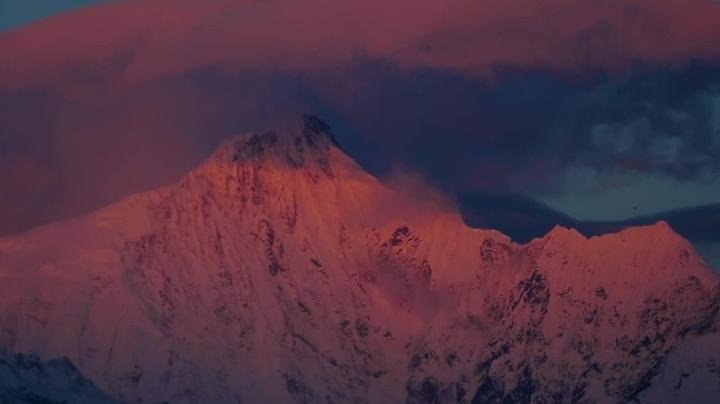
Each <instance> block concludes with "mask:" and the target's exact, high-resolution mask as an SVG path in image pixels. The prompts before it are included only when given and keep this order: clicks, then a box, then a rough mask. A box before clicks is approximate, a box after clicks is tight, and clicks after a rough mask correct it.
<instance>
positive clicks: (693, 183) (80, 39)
mask: <svg viewBox="0 0 720 404" xmlns="http://www.w3.org/2000/svg"><path fill="white" fill-rule="evenodd" d="M90 3H93V2H92V1H79V0H77V1H70V0H52V1H51V0H0V5H1V6H0V55H2V56H0V57H1V58H5V60H4V61H3V63H0V173H1V174H0V190H1V191H2V192H0V194H1V195H2V196H0V212H1V213H0V234H10V233H14V232H19V231H23V230H27V229H28V228H31V227H33V226H36V225H38V224H41V223H45V222H48V221H52V220H57V219H60V218H64V217H69V216H73V215H77V214H81V213H83V212H87V211H89V210H91V209H94V208H97V207H99V206H102V205H103V204H106V203H109V202H112V201H114V200H116V199H118V198H120V197H122V196H124V195H127V194H130V193H134V192H138V191H142V190H146V189H151V188H155V187H158V186H161V185H165V184H168V183H172V182H174V181H176V180H177V179H178V178H180V176H182V174H183V173H185V172H187V171H188V170H189V169H191V168H192V167H193V166H195V165H196V164H198V162H200V161H201V160H202V159H203V158H204V157H206V156H207V155H208V154H209V153H210V152H211V151H212V150H213V148H214V147H216V146H217V144H219V142H220V141H222V139H224V138H226V137H228V136H230V135H232V134H235V133H238V132H244V131H248V130H264V129H267V128H268V127H273V125H277V122H280V121H283V120H285V119H288V117H290V116H295V115H297V114H299V113H302V112H311V113H315V114H317V115H319V116H321V117H322V118H323V119H325V120H326V121H328V122H329V123H330V125H331V126H332V127H333V128H334V130H335V132H336V137H337V138H338V140H339V142H340V143H341V144H342V145H343V147H344V149H345V150H347V151H348V152H349V154H351V155H352V156H353V157H354V158H356V159H357V160H358V162H359V163H360V164H361V165H362V166H364V167H365V168H366V169H368V170H369V171H371V172H372V173H374V174H376V175H378V176H379V177H381V178H382V177H384V176H387V175H389V173H391V172H395V171H397V170H406V171H409V172H413V173H417V174H419V175H421V176H422V177H423V178H425V179H426V180H427V181H429V182H431V183H432V184H433V185H434V186H437V187H439V188H441V189H443V190H445V191H446V192H448V193H449V194H452V195H458V196H460V195H468V194H470V195H472V194H489V195H493V196H497V197H505V196H507V197H512V198H516V197H518V196H520V197H522V198H526V199H529V200H532V201H536V202H540V203H542V204H543V205H544V206H545V207H548V208H551V209H553V210H555V211H557V212H558V213H561V214H564V215H568V216H570V217H572V218H573V219H576V220H585V221H617V220H626V219H633V218H636V217H643V216H653V217H655V216H654V215H658V214H659V215H661V216H662V215H663V214H664V212H669V211H674V210H677V209H685V208H690V207H696V206H707V205H711V206H715V205H717V204H720V186H719V185H720V183H719V180H718V179H719V178H720V176H719V175H718V174H719V173H720V68H719V66H720V47H718V46H717V44H718V43H720V24H717V21H720V5H718V4H717V3H716V2H713V1H710V0H689V1H684V2H678V1H675V0H637V1H633V2H628V1H625V0H622V1H621V0H607V1H603V2H598V1H595V0H572V1H571V0H557V1H553V2H537V1H534V0H518V1H513V2H508V1H499V0H485V1H459V0H451V1H447V2H427V3H425V4H424V5H423V7H418V6H417V3H416V2H411V1H404V0H401V1H396V2H391V3H388V2H382V1H355V0H350V1H345V2H332V1H322V0H309V1H306V2H292V1H283V0H276V1H264V2H255V1H245V0H232V1H231V0H211V1H203V2H200V1H194V0H130V1H122V0H120V1H108V2H103V4H98V5H94V6H89V7H87V5H88V4H90ZM83 6H85V7H83ZM549 22H552V23H549ZM527 206H530V205H527ZM533 206H534V205H533ZM487 214H492V212H488V213H487ZM713 220H719V221H718V222H717V223H718V226H719V227H720V219H717V218H716V219H713ZM717 238H718V239H719V240H718V241H720V231H718V237H717ZM708 250H709V251H715V250H713V249H712V248H709V249H708Z"/></svg>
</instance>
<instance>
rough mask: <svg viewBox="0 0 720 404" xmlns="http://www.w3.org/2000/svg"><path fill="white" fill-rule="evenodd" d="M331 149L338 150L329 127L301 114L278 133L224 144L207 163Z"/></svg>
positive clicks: (242, 137) (244, 136)
mask: <svg viewBox="0 0 720 404" xmlns="http://www.w3.org/2000/svg"><path fill="white" fill-rule="evenodd" d="M331 148H336V149H338V150H341V148H340V146H339V145H338V143H337V141H336V140H335V138H334V137H333V134H332V130H331V129H330V126H329V125H328V124H327V123H325V121H323V120H322V119H320V118H318V117H317V116H315V115H310V114H303V115H301V116H300V117H299V119H296V120H293V122H292V123H291V124H290V125H285V127H283V128H282V129H280V130H270V131H266V132H262V133H246V134H242V135H239V136H235V137H233V138H231V139H229V140H226V141H225V142H223V144H222V145H220V147H218V149H217V150H216V151H215V153H213V155H212V157H211V158H210V159H211V160H213V161H215V162H222V163H240V162H242V161H246V160H255V159H262V158H265V157H266V156H268V155H272V154H279V155H280V156H288V157H291V158H292V157H299V156H302V155H305V154H307V153H315V154H318V153H321V154H323V153H325V152H327V151H328V150H329V149H331Z"/></svg>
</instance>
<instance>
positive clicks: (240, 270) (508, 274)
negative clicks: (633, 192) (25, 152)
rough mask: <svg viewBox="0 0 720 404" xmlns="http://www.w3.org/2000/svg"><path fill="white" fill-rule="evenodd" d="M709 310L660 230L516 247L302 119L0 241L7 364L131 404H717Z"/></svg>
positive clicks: (558, 234) (704, 281)
mask: <svg viewBox="0 0 720 404" xmlns="http://www.w3.org/2000/svg"><path fill="white" fill-rule="evenodd" d="M719 309H720V287H719V286H718V279H717V278H716V277H715V275H713V274H712V273H711V272H710V271H709V270H708V268H707V267H706V265H705V264H704V263H703V262H702V261H701V260H700V259H699V258H698V256H697V255H696V253H695V251H694V249H693V247H692V246H691V245H690V244H689V243H688V242H687V241H685V240H684V239H682V238H681V237H680V236H678V235H677V234H675V233H674V232H673V231H672V229H670V228H669V227H668V226H667V224H665V223H662V222H661V223H658V224H656V225H654V226H648V227H639V228H630V229H627V230H624V231H622V232H620V233H617V234H611V235H606V236H602V237H593V238H590V239H588V238H585V237H584V236H582V235H581V234H579V233H578V232H576V231H574V230H570V229H565V228H561V227H557V228H555V229H554V230H552V231H551V232H550V233H549V234H547V235H546V236H545V237H543V238H540V239H536V240H533V241H532V242H530V243H528V244H525V245H518V244H515V243H513V242H512V241H511V240H510V239H508V237H506V236H504V235H502V234H500V233H498V232H496V231H492V230H480V229H472V228H469V227H468V226H466V225H465V224H464V223H463V221H462V218H461V217H460V216H459V214H457V213H456V212H455V211H453V210H451V209H447V208H444V207H441V206H437V205H435V204H434V203H431V202H426V201H423V200H418V199H416V198H414V197H411V196H407V195H405V194H403V193H401V192H398V191H396V190H393V189H390V188H388V187H387V186H385V185H383V184H382V183H380V182H379V181H377V180H376V179H375V178H373V177H372V176H371V175H369V174H367V173H365V172H364V171H363V170H362V169H361V168H359V166H358V165H357V164H356V163H355V162H354V161H353V160H352V159H351V158H349V157H348V156H347V155H345V154H344V153H343V151H342V150H341V149H340V148H339V147H338V146H337V145H336V143H335V142H334V140H333V138H332V135H331V134H330V130H329V128H328V127H327V125H325V124H324V123H323V122H322V121H320V120H319V119H317V118H315V117H312V116H304V117H303V118H302V120H301V121H300V122H299V124H298V125H296V126H291V127H288V128H284V129H283V130H280V131H278V132H267V133H263V134H249V135H244V136H240V137H237V138H235V139H233V140H231V141H228V142H226V143H225V144H223V145H222V146H221V147H220V148H219V149H218V150H217V151H216V152H215V153H214V154H213V155H212V156H211V157H210V158H209V159H208V160H207V161H206V162H205V163H204V164H202V165H201V166H200V167H199V168H197V169H196V170H194V171H192V172H191V173H189V174H188V175H187V176H186V177H185V178H184V179H183V180H182V181H181V182H180V183H179V184H177V185H176V186H171V187H168V188H164V189H160V190H157V191H152V192H147V193H143V194H139V195H135V196H131V197H129V198H126V199H124V200H122V201H120V202H118V203H116V204H114V205H111V206H108V207H106V208H104V209H101V210H99V211H97V212H95V213H92V214H90V215H88V216H86V217H82V218H79V219H75V220H70V221H65V222H61V223H55V224H50V225H47V226H43V227H40V228H38V229H35V230H33V231H31V232H29V233H26V234H23V235H19V236H15V237H11V238H6V239H2V240H0V327H1V328H0V352H5V353H15V352H27V353H33V354H37V355H39V356H40V357H42V358H52V357H68V358H70V359H71V360H72V362H73V363H74V364H75V365H76V366H77V367H78V368H79V369H80V370H81V372H82V373H83V374H84V375H86V376H88V377H90V378H91V379H92V380H93V381H94V382H95V383H96V384H97V385H98V387H100V388H101V389H102V390H103V391H105V392H107V393H109V394H110V395H111V396H113V397H114V398H116V399H119V400H123V401H131V402H133V401H138V402H139V401H142V402H162V401H168V402H173V403H175V402H180V403H183V402H248V403H252V402H333V403H339V402H378V403H379V402H402V401H407V402H494V401H513V402H515V401H518V402H570V401H572V402H598V401H600V402H613V401H615V402H616V401H629V400H640V401H644V400H645V401H652V402H658V401H664V400H665V401H671V402H672V401H677V400H683V399H684V398H686V397H688V398H690V397H692V398H693V399H698V400H700V401H703V400H705V401H707V402H711V401H713V399H714V397H716V396H717V390H718V388H717V386H718V385H720V383H719V382H720V372H719V368H718V364H720V348H719V347H718V345H717V344H713V343H712V342H713V341H717V340H718V334H717V332H718V325H719V324H720V322H719V321H720V315H719V314H718V310H719ZM698 346H699V347H702V348H703V349H704V351H703V354H697V349H696V347H698ZM696 386H699V387H696ZM706 393H707V394H706Z"/></svg>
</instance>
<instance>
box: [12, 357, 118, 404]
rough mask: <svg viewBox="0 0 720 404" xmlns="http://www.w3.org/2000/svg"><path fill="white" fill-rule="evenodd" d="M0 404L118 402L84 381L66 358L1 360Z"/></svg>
mask: <svg viewBox="0 0 720 404" xmlns="http://www.w3.org/2000/svg"><path fill="white" fill-rule="evenodd" d="M0 402H1V403H8V404H11V403H12V404H14V403H29V404H31V403H45V404H54V403H66V404H99V403H113V402H115V401H114V400H112V399H111V398H110V397H108V396H107V395H105V394H103V393H101V392H100V391H99V390H98V389H97V388H96V387H95V385H93V384H92V382H90V381H89V380H87V379H85V378H84V377H83V376H82V375H80V373H78V371H77V370H76V369H75V367H74V366H73V364H72V363H71V362H70V361H69V360H68V359H67V358H63V359H55V360H51V361H48V362H42V361H40V360H39V359H38V358H37V357H35V356H25V355H20V354H18V355H14V356H11V357H0Z"/></svg>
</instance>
